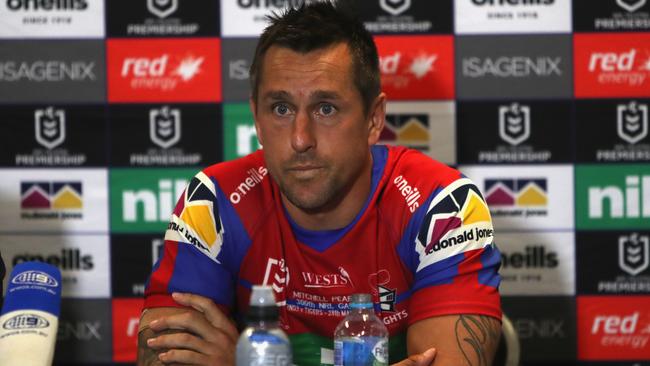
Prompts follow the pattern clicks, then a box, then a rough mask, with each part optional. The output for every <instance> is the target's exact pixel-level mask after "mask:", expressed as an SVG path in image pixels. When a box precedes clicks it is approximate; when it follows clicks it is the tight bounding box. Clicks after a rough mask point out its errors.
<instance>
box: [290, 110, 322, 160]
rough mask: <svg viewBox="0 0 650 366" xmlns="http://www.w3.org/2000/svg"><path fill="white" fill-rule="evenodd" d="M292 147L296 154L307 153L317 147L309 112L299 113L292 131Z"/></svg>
mask: <svg viewBox="0 0 650 366" xmlns="http://www.w3.org/2000/svg"><path fill="white" fill-rule="evenodd" d="M291 147H292V148H293V149H294V150H295V151H296V152H305V151H308V150H309V149H312V148H314V147H316V137H315V135H314V124H313V121H312V120H311V118H310V115H309V113H308V112H304V111H299V112H298V113H297V114H296V119H295V121H294V123H293V129H292V131H291Z"/></svg>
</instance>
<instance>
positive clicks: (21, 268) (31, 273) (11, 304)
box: [0, 262, 61, 317]
mask: <svg viewBox="0 0 650 366" xmlns="http://www.w3.org/2000/svg"><path fill="white" fill-rule="evenodd" d="M25 309H29V310H41V311H45V312H48V313H50V314H52V315H54V316H56V317H58V316H59V313H60V312H61V272H60V271H59V269H58V268H56V267H54V266H53V265H50V264H47V263H43V262H23V263H20V264H17V265H16V266H15V267H14V269H13V271H11V276H10V277H9V283H8V285H7V294H6V296H5V301H4V304H3V306H2V312H0V315H4V314H6V313H9V312H11V311H15V310H25Z"/></svg>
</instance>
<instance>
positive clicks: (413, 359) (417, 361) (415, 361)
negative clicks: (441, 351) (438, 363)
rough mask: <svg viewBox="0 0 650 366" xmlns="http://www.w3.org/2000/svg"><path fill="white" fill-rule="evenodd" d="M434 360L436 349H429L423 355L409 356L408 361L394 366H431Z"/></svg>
mask: <svg viewBox="0 0 650 366" xmlns="http://www.w3.org/2000/svg"><path fill="white" fill-rule="evenodd" d="M434 358H436V349H435V348H429V349H428V350H426V351H424V352H422V353H419V354H417V355H412V356H409V358H407V359H406V360H404V361H402V362H398V363H395V364H393V365H392V366H429V365H431V363H432V362H433V359H434Z"/></svg>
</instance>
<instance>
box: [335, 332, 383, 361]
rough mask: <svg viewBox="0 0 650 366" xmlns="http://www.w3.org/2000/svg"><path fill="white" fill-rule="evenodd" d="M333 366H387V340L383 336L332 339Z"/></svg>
mask: <svg viewBox="0 0 650 366" xmlns="http://www.w3.org/2000/svg"><path fill="white" fill-rule="evenodd" d="M334 365H335V366H387V365H388V340H387V339H386V338H384V337H345V338H339V339H337V340H335V341H334Z"/></svg>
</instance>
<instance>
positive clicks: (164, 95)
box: [108, 39, 221, 102]
mask: <svg viewBox="0 0 650 366" xmlns="http://www.w3.org/2000/svg"><path fill="white" fill-rule="evenodd" d="M108 57H109V64H108V73H109V74H108V79H109V92H108V94H109V100H110V101H114V102H120V101H121V102H125V101H196V102H201V101H205V102H208V101H210V102H217V101H219V100H221V77H220V72H219V70H220V69H221V68H220V66H219V60H220V48H219V41H218V40H217V39H184V40H172V39H158V40H147V41H141V40H109V41H108Z"/></svg>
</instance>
